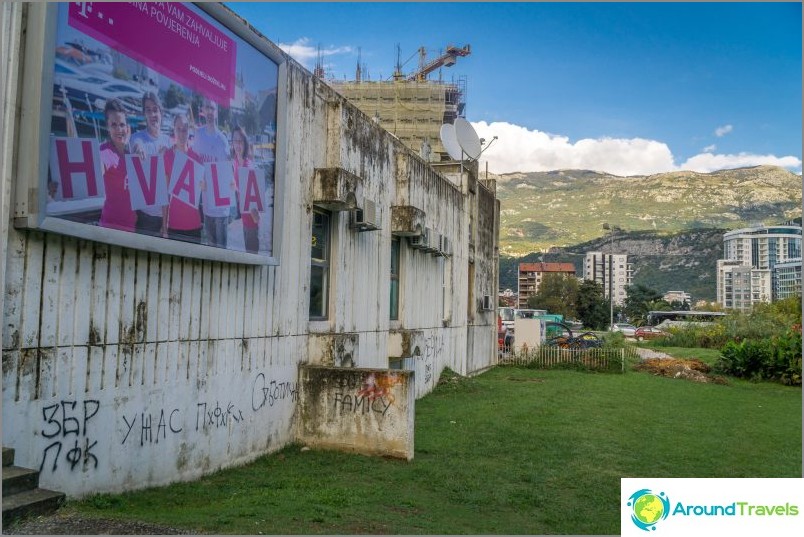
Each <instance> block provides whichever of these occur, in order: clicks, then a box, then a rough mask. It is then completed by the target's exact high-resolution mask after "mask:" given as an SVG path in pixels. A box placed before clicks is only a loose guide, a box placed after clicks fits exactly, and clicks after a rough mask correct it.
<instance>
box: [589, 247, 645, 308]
mask: <svg viewBox="0 0 804 537" xmlns="http://www.w3.org/2000/svg"><path fill="white" fill-rule="evenodd" d="M632 275H633V267H632V265H631V263H629V262H628V255H627V254H606V253H603V252H587V253H586V260H585V262H584V272H583V278H584V279H585V280H591V281H595V282H598V283H599V284H601V285H602V286H603V296H604V297H605V298H606V299H608V298H609V297H613V298H614V303H615V304H617V305H618V306H622V305H623V304H624V303H625V298H626V290H625V288H626V287H628V286H629V285H631V280H632Z"/></svg>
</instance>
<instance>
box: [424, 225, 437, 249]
mask: <svg viewBox="0 0 804 537" xmlns="http://www.w3.org/2000/svg"><path fill="white" fill-rule="evenodd" d="M424 234H425V235H426V236H427V243H426V244H425V245H424V246H423V247H422V250H424V251H425V252H429V253H433V252H437V251H438V241H439V238H438V234H437V233H436V232H435V231H433V230H432V229H430V228H429V227H428V228H424Z"/></svg>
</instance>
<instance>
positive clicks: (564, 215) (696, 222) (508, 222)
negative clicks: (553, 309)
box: [489, 166, 802, 257]
mask: <svg viewBox="0 0 804 537" xmlns="http://www.w3.org/2000/svg"><path fill="white" fill-rule="evenodd" d="M489 178H490V179H496V180H497V197H498V198H499V199H500V203H501V210H500V253H501V254H503V255H508V256H516V257H519V256H522V255H525V254H527V253H530V252H541V251H545V250H547V249H549V248H550V247H554V246H555V247H566V246H572V245H577V244H580V243H584V242H587V241H591V240H593V239H596V238H599V237H601V236H603V235H604V233H605V231H604V230H603V229H602V224H603V223H604V222H606V223H608V224H610V225H613V226H618V227H620V228H622V229H623V230H625V231H655V232H657V233H660V234H674V233H677V232H681V231H687V230H695V229H712V228H722V229H735V228H739V227H743V226H746V225H748V224H750V223H754V222H763V223H767V224H773V223H779V222H782V221H785V220H790V219H792V218H795V217H799V216H801V192H802V183H801V177H800V176H798V175H796V174H793V173H791V172H789V171H787V170H785V169H783V168H779V167H775V166H756V167H752V168H739V169H733V170H721V171H717V172H712V173H696V172H687V171H681V172H672V173H662V174H656V175H648V176H632V177H618V176H615V175H608V174H605V173H600V172H593V171H587V170H558V171H550V172H531V173H510V174H504V175H496V176H492V175H490V176H489Z"/></svg>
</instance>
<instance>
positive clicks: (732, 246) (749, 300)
mask: <svg viewBox="0 0 804 537" xmlns="http://www.w3.org/2000/svg"><path fill="white" fill-rule="evenodd" d="M723 257H724V258H723V259H722V260H719V261H718V263H717V297H718V302H719V303H720V304H721V305H722V306H723V307H725V308H732V309H737V310H740V311H750V310H751V308H753V306H754V304H757V303H760V302H771V301H774V300H779V299H780V298H784V297H786V296H790V294H791V293H794V292H795V291H794V289H796V286H798V289H800V288H801V283H800V282H801V268H800V266H801V225H799V224H796V223H793V222H788V223H786V224H781V225H774V226H765V225H761V224H758V225H754V226H751V227H746V228H741V229H736V230H734V231H729V232H727V233H725V234H724V235H723ZM796 264H798V267H799V268H798V272H796ZM779 265H781V270H777V266H779ZM780 278H781V281H780ZM796 278H798V280H796ZM796 282H798V283H796Z"/></svg>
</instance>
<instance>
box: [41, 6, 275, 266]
mask: <svg viewBox="0 0 804 537" xmlns="http://www.w3.org/2000/svg"><path fill="white" fill-rule="evenodd" d="M53 74H54V77H53V110H52V114H51V143H50V148H49V151H50V155H49V167H48V176H47V188H46V189H43V191H46V192H47V200H46V202H45V207H46V209H45V212H46V215H47V216H49V217H53V218H61V219H64V220H70V221H72V222H78V223H81V224H86V225H88V226H98V227H101V228H107V229H113V230H116V232H119V231H123V232H127V233H132V234H137V235H147V236H151V237H153V238H154V239H158V240H166V241H181V242H183V243H194V244H197V245H201V246H206V247H213V248H222V249H226V250H229V251H239V252H244V253H249V254H256V255H260V256H263V257H271V256H272V255H273V208H274V183H275V172H274V162H275V148H276V130H277V128H276V127H277V114H276V109H277V94H278V91H277V90H278V63H277V62H275V61H274V60H272V59H271V58H270V57H268V56H267V55H265V54H264V53H262V52H260V51H259V50H257V49H256V48H254V46H252V45H251V44H250V43H249V42H246V41H245V40H244V39H242V38H241V37H239V36H238V35H236V34H234V33H233V32H231V31H230V30H229V29H228V28H227V27H225V26H224V25H223V24H221V23H219V22H218V21H217V20H215V19H214V18H213V17H211V16H210V15H209V14H207V13H206V12H205V11H203V10H202V9H200V8H199V7H197V6H195V5H193V4H187V3H174V2H120V3H107V2H71V3H69V4H60V5H59V7H58V25H57V36H56V46H55V50H54V51H53ZM69 229H71V230H72V229H75V226H69ZM116 232H114V233H106V234H95V235H99V236H101V237H106V236H107V235H108V236H109V237H111V239H110V240H108V242H114V241H115V240H116V241H117V242H116V243H118V244H121V245H126V243H127V242H128V241H127V240H126V239H125V237H126V235H120V234H117V233H116ZM67 233H69V231H67ZM101 240H105V239H103V238H102V239H101ZM136 244H137V245H141V244H142V241H136ZM149 244H157V243H149ZM135 247H141V246H135ZM155 249H156V250H159V248H155ZM193 251H196V250H193Z"/></svg>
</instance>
